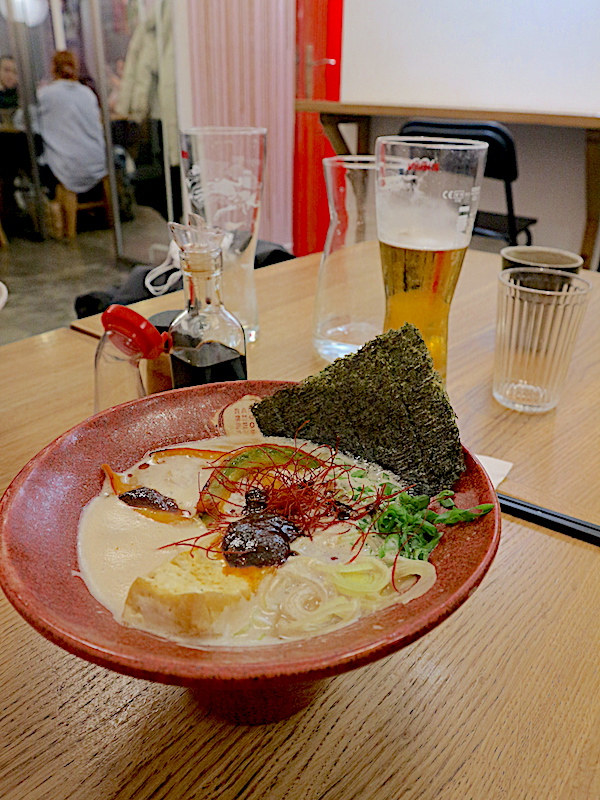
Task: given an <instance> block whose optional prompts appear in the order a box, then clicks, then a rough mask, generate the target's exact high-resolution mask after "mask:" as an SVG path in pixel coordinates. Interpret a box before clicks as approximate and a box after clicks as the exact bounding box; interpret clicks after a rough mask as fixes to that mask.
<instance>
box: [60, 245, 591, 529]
mask: <svg viewBox="0 0 600 800" xmlns="http://www.w3.org/2000/svg"><path fill="white" fill-rule="evenodd" d="M370 248H371V249H370V250H369V251H367V252H368V253H370V256H369V261H368V263H367V262H365V263H366V267H365V268H369V269H372V270H376V269H379V268H378V266H377V261H376V258H377V255H376V245H375V246H370ZM319 261H320V258H319V256H318V255H311V256H305V257H304V258H298V259H296V260H294V261H286V262H284V263H282V264H277V265H274V266H271V267H267V268H265V269H261V270H257V271H256V273H255V275H256V283H257V291H258V299H259V318H260V325H261V333H260V336H259V340H258V342H256V343H255V344H253V345H251V346H250V347H249V349H248V374H249V377H250V378H255V379H263V378H264V379H266V378H271V379H277V380H300V379H302V378H304V377H306V376H307V375H311V374H314V373H315V372H318V371H319V370H320V369H322V368H323V366H325V364H326V362H325V361H323V360H322V359H321V358H320V357H319V356H318V355H317V354H316V352H315V351H314V349H313V345H312V320H313V307H314V295H315V291H316V282H317V273H318V268H319ZM499 269H500V257H499V256H498V255H496V254H492V253H484V252H481V251H476V250H469V251H468V252H467V256H466V258H465V262H464V265H463V269H462V272H461V276H460V278H459V282H458V286H457V289H456V293H455V296H454V300H453V303H452V306H451V311H450V334H449V354H448V393H449V395H450V399H451V401H452V404H453V406H454V408H455V410H456V412H457V415H458V422H459V427H460V430H461V437H462V440H463V443H464V444H465V445H466V446H467V447H468V448H469V449H471V450H472V451H474V452H475V453H481V454H483V455H488V456H495V457H496V458H501V459H503V460H505V461H511V462H512V463H513V464H514V466H513V468H512V470H511V472H510V474H509V476H508V478H507V479H506V480H505V481H504V482H503V483H502V487H501V491H502V492H504V493H505V494H508V495H510V496H512V497H515V498H517V499H519V500H525V501H527V502H531V503H535V504H537V505H541V506H544V507H545V508H550V509H552V510H553V511H557V512H560V513H563V514H569V515H570V516H573V517H577V518H580V519H585V520H586V521H587V522H593V523H595V524H600V493H599V492H596V491H595V490H594V485H593V484H592V483H591V482H590V480H589V478H588V479H587V480H586V479H585V478H584V477H582V464H586V465H587V464H599V465H600V461H599V457H598V453H599V452H600V405H599V404H598V403H597V402H596V394H597V386H598V381H599V380H600V369H599V365H600V359H599V357H598V344H597V343H598V342H599V341H600V274H598V273H596V272H590V271H589V270H585V271H584V272H583V273H582V274H583V275H584V276H585V277H586V278H588V279H589V280H590V281H591V282H592V284H593V286H594V290H593V291H592V294H591V300H590V306H589V308H588V310H587V313H586V316H585V319H584V322H583V327H582V330H581V332H580V336H579V339H578V342H577V347H576V351H575V354H574V357H573V362H572V364H571V367H570V370H569V374H568V378H567V387H566V390H565V392H564V395H563V397H562V398H561V400H560V403H559V405H558V407H557V408H556V409H554V410H553V411H550V412H548V413H546V414H540V415H530V414H519V413H517V412H515V411H510V410H509V409H506V408H504V407H503V406H501V405H499V404H498V403H497V402H496V401H495V400H494V398H493V397H492V370H493V356H494V335H495V334H494V329H495V314H496V291H497V278H498V272H499ZM377 277H378V276H377V275H375V274H374V280H373V286H374V287H376V286H377ZM369 299H370V298H365V304H367V303H368V302H369ZM183 303H184V300H183V293H182V292H177V293H173V294H170V295H165V296H163V297H160V298H155V299H152V300H144V301H142V302H141V303H136V304H134V305H133V306H132V307H133V308H135V309H137V310H138V311H139V312H140V313H141V314H143V315H144V316H151V315H152V314H154V313H157V312H158V311H163V310H166V309H176V308H182V307H183ZM72 327H74V328H75V329H77V330H79V331H82V332H85V333H88V334H90V335H92V336H100V333H101V331H102V327H101V324H100V319H99V317H98V316H96V317H88V318H86V319H81V320H77V321H76V322H74V323H73V326H72ZM586 473H587V474H588V475H591V474H593V471H591V472H590V471H587V470H586V471H585V472H584V475H585V474H586Z"/></svg>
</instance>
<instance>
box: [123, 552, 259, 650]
mask: <svg viewBox="0 0 600 800" xmlns="http://www.w3.org/2000/svg"><path fill="white" fill-rule="evenodd" d="M223 567H224V562H223V561H221V560H216V559H209V558H207V557H206V556H205V555H204V554H202V553H197V552H196V553H194V554H193V555H192V554H191V553H190V552H185V553H180V554H179V555H177V556H175V558H173V559H171V561H167V562H166V563H164V564H161V565H160V567H158V568H157V569H155V570H154V571H153V572H151V573H150V574H149V575H146V576H144V577H141V578H137V579H136V580H135V581H134V582H133V583H132V584H131V588H130V589H129V594H128V595H127V600H126V601H125V609H124V612H123V622H124V624H126V625H131V626H132V627H135V628H142V629H143V630H148V631H152V632H154V633H159V634H160V633H162V634H164V635H171V636H173V635H174V636H178V637H194V636H202V635H203V634H206V633H210V632H211V630H212V627H213V623H214V621H215V619H216V618H217V617H218V616H219V614H221V613H222V612H223V611H224V610H225V609H227V608H229V607H231V606H233V605H234V604H237V603H238V602H239V601H240V600H242V599H249V598H250V596H251V594H252V588H251V586H250V584H249V583H248V581H247V580H245V579H244V578H241V577H238V576H237V575H231V574H225V573H224V571H223Z"/></svg>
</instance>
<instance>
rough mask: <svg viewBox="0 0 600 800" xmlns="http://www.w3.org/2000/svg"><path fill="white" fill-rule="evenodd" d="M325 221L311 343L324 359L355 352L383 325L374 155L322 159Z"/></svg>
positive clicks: (382, 292) (377, 332) (331, 359)
mask: <svg viewBox="0 0 600 800" xmlns="http://www.w3.org/2000/svg"><path fill="white" fill-rule="evenodd" d="M323 169H324V171H325V185H326V187H327V199H328V202H329V214H330V224H329V229H328V231H327V238H326V240H325V247H324V249H323V255H322V257H321V265H320V268H319V279H318V283H317V295H316V301H315V318H314V327H313V343H314V346H315V349H316V351H317V352H318V353H319V355H320V356H321V357H322V358H324V359H326V360H327V361H333V360H334V359H335V358H339V357H340V356H345V355H348V354H349V353H353V352H356V350H358V349H359V348H360V347H362V345H363V344H365V342H368V341H369V340H370V339H373V338H375V336H378V335H379V334H380V333H381V332H382V330H383V313H384V291H383V279H382V275H381V265H380V261H379V252H378V245H377V221H376V214H375V158H374V156H335V157H333V158H324V159H323Z"/></svg>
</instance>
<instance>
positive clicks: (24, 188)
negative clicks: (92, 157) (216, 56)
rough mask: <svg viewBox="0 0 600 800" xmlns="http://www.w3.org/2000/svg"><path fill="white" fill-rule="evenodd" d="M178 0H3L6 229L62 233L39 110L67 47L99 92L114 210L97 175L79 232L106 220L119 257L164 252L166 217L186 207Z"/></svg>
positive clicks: (0, 134)
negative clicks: (58, 53)
mask: <svg viewBox="0 0 600 800" xmlns="http://www.w3.org/2000/svg"><path fill="white" fill-rule="evenodd" d="M172 1H173V0H50V2H48V0H0V55H5V56H11V57H12V59H8V60H7V59H4V60H3V62H2V63H4V64H5V69H4V73H5V74H6V76H7V79H8V80H7V82H8V83H9V84H10V75H9V73H13V74H16V80H17V86H16V91H12V93H11V91H9V90H10V88H11V87H10V86H7V87H5V86H4V84H3V82H2V75H3V69H2V64H0V146H1V147H2V150H1V152H2V158H1V159H0V161H1V166H0V173H1V174H0V219H1V220H2V224H3V226H4V227H5V229H6V232H7V234H8V235H9V238H11V237H22V238H28V239H33V240H35V239H44V238H48V237H50V236H53V235H54V236H55V235H56V230H55V229H53V217H52V214H53V211H52V207H51V206H52V203H51V201H52V196H53V187H51V186H50V187H49V186H48V185H47V184H46V183H45V180H44V176H45V171H44V169H43V165H44V131H43V130H40V126H39V125H36V120H35V114H36V108H37V106H36V102H37V99H38V98H37V93H38V92H39V90H40V89H41V88H42V87H43V86H46V85H48V84H50V83H51V82H52V80H53V76H52V74H51V59H52V56H53V53H54V52H55V50H64V49H66V50H70V51H73V52H74V53H75V54H76V56H77V60H78V62H79V80H80V82H81V83H83V84H85V85H87V86H88V87H90V88H91V89H92V90H93V91H94V92H95V93H96V95H97V98H98V101H99V104H100V106H101V108H102V115H103V120H104V129H105V132H106V134H108V137H109V142H108V145H109V146H108V153H107V158H108V169H109V181H108V186H109V189H110V190H111V192H110V194H111V195H112V220H111V213H109V210H108V202H104V207H102V201H103V200H104V201H106V200H107V198H106V197H105V195H104V194H103V192H104V191H105V188H106V187H105V186H103V185H100V184H99V185H98V186H97V187H95V188H94V192H95V195H94V197H91V198H88V197H84V196H82V194H80V193H78V205H81V203H83V202H87V201H88V200H89V201H90V203H91V204H93V202H94V199H95V198H96V199H97V200H98V203H97V205H99V208H90V209H89V213H86V212H85V210H84V211H81V210H80V211H79V212H78V213H77V228H76V232H77V235H79V234H80V233H81V232H85V231H86V230H92V229H97V230H106V231H107V237H105V238H106V241H107V242H108V241H109V240H111V242H112V246H113V247H114V249H115V253H116V255H117V256H119V257H120V258H121V259H122V260H125V261H126V262H127V261H130V262H135V263H151V262H152V261H153V262H154V263H156V261H157V260H161V259H160V255H161V252H162V251H164V250H166V246H167V245H168V232H167V226H166V222H167V220H178V219H179V218H180V216H181V187H180V174H179V143H178V126H177V113H176V107H175V97H176V92H175V59H174V49H173V27H172V7H171V3H172ZM49 12H50V13H49ZM11 103H13V104H14V105H12V106H11V105H10V104H11ZM5 106H6V107H5ZM42 127H43V126H42ZM84 194H85V193H84ZM96 196H97V197H96ZM111 222H112V224H111ZM150 253H152V255H150Z"/></svg>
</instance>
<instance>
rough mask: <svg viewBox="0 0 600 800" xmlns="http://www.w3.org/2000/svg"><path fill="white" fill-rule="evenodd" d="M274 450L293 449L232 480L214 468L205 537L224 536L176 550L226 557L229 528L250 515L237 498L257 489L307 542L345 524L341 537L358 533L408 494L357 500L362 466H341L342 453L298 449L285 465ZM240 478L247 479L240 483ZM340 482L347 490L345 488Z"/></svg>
mask: <svg viewBox="0 0 600 800" xmlns="http://www.w3.org/2000/svg"><path fill="white" fill-rule="evenodd" d="M273 450H277V451H278V453H281V452H284V453H286V454H287V452H288V451H289V447H287V446H284V445H280V446H279V445H273V444H269V446H268V448H265V450H264V452H263V460H262V463H260V464H258V463H252V464H248V465H240V466H236V467H235V473H236V475H237V477H235V478H232V477H231V476H230V474H228V473H231V471H232V470H231V466H230V464H217V465H213V466H212V472H211V476H210V478H209V480H208V481H207V486H209V485H211V486H213V487H214V488H213V490H211V489H206V488H205V489H203V490H202V494H203V498H202V499H203V507H204V509H205V513H208V514H209V515H211V516H212V517H213V521H212V522H211V523H210V525H209V528H208V531H207V533H206V534H204V535H209V534H216V533H220V534H221V536H218V537H216V539H215V543H213V544H212V545H209V546H207V547H202V546H201V545H199V544H198V539H199V538H200V537H197V536H196V537H191V538H189V539H184V540H180V541H178V542H173V544H174V545H182V546H190V547H192V548H197V547H199V548H201V549H203V550H205V552H207V553H208V554H210V553H215V554H216V553H220V549H219V544H220V540H221V538H222V536H223V535H224V534H225V532H226V530H227V528H228V526H229V525H230V524H231V523H232V522H234V521H235V520H237V519H239V518H240V516H241V515H242V514H243V513H244V510H245V504H244V501H240V500H237V499H236V498H237V497H242V498H243V497H245V494H246V493H247V492H248V491H249V490H251V489H260V490H262V491H263V492H264V493H265V494H266V502H267V505H266V509H265V510H266V511H270V512H272V513H275V514H278V515H280V516H282V517H285V518H286V519H289V520H290V521H291V522H292V523H293V524H294V525H295V526H296V527H297V528H298V529H299V530H301V531H302V534H303V535H304V536H308V537H309V538H311V539H312V537H313V536H314V534H315V533H317V532H319V531H325V530H327V529H328V528H331V527H332V526H334V525H339V524H340V523H346V524H345V526H344V529H343V531H340V533H347V532H348V531H350V530H352V529H353V528H358V523H359V522H360V521H361V520H362V519H364V518H365V517H367V516H369V515H375V514H377V511H378V510H379V509H380V507H381V505H382V503H383V502H384V501H389V500H391V499H393V498H394V497H396V496H397V494H399V493H400V492H401V491H402V490H399V491H398V492H394V493H393V494H386V492H385V488H384V487H383V486H382V487H379V489H378V490H377V492H376V493H375V495H372V494H368V495H367V493H366V492H365V491H364V490H361V491H360V492H359V494H358V496H357V497H356V498H355V499H352V494H353V491H354V487H353V484H352V481H351V472H352V471H353V470H354V469H356V464H343V463H339V462H338V461H337V459H338V450H337V447H336V448H333V447H327V448H324V447H320V448H318V450H315V451H310V450H308V449H304V448H303V449H301V450H300V448H297V447H296V448H295V450H296V451H299V453H298V454H297V453H296V452H293V453H292V454H291V455H290V456H289V457H287V458H285V459H284V460H282V461H281V460H280V461H278V460H276V459H275V457H274V455H273ZM324 450H325V455H324V454H323V451H324ZM306 455H308V456H309V457H311V458H312V459H313V460H314V461H316V462H317V466H315V467H309V466H306ZM240 474H241V475H242V477H239V476H240ZM340 482H341V483H342V488H340V486H339V483H340ZM344 483H346V484H347V487H348V491H347V493H346V492H344V488H343V484H344ZM224 493H225V494H227V495H228V499H227V504H226V508H225V507H224V504H223V494H224ZM340 505H342V506H343V509H344V517H343V518H342V519H340V516H339V515H338V510H339V507H340ZM372 532H374V531H373V525H372V524H371V525H370V526H369V527H368V528H367V530H366V531H360V533H359V536H358V538H357V540H356V542H355V543H354V545H353V548H352V549H355V548H356V547H358V550H357V552H356V553H355V554H354V555H353V556H352V558H351V559H350V561H353V560H354V559H355V558H356V557H357V556H358V555H359V553H360V552H361V550H362V548H363V547H364V544H365V541H366V539H367V536H368V535H369V534H370V533H372ZM166 546H167V547H168V546H171V545H166ZM349 563H350V562H349Z"/></svg>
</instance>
